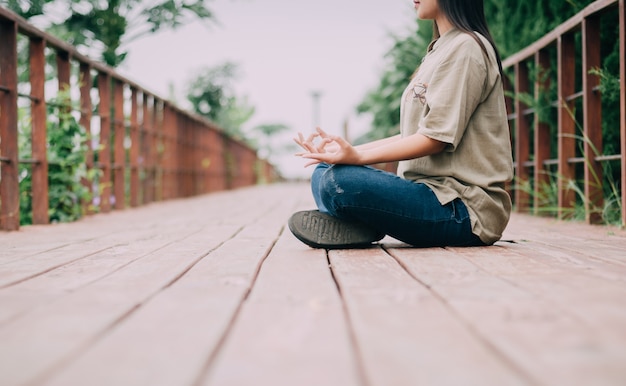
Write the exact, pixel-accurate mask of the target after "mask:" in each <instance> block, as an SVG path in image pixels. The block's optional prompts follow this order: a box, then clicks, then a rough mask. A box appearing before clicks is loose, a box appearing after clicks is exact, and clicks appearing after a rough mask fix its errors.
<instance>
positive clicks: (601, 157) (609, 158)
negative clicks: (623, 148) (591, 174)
mask: <svg viewBox="0 0 626 386" xmlns="http://www.w3.org/2000/svg"><path fill="white" fill-rule="evenodd" d="M595 160H596V161H600V162H602V161H621V160H622V155H621V154H612V155H599V156H597V157H596V158H595Z"/></svg>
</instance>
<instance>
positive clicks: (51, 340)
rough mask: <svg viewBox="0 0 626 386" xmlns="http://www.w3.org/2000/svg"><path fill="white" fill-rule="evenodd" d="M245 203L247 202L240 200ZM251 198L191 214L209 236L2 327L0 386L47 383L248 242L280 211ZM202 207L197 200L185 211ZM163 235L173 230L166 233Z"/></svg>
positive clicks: (170, 248) (230, 199)
mask: <svg viewBox="0 0 626 386" xmlns="http://www.w3.org/2000/svg"><path fill="white" fill-rule="evenodd" d="M268 192H269V193H265V194H258V196H259V197H261V198H268V197H273V196H276V200H277V201H278V202H280V200H281V199H284V197H282V196H279V195H278V196H277V195H276V194H275V191H270V190H268ZM254 193H259V192H258V191H254ZM220 197H221V198H220ZM243 197H247V198H248V200H245V201H244V200H241V198H243ZM250 197H251V196H250V192H246V191H238V192H230V193H229V195H220V196H219V197H218V199H217V200H216V201H215V204H214V205H219V208H220V210H219V211H216V212H214V213H211V212H205V211H203V210H196V211H187V212H186V217H187V219H188V220H190V221H192V222H194V223H195V222H198V221H200V222H202V221H204V223H205V224H206V226H205V230H204V231H203V232H199V233H195V234H193V235H191V236H190V237H188V238H186V239H185V240H183V241H181V242H176V243H172V244H169V245H167V246H165V247H164V248H161V249H159V250H157V251H155V252H154V253H151V254H149V255H147V256H144V257H142V258H141V259H138V260H135V261H133V262H132V264H128V265H126V266H124V267H122V268H121V269H118V270H117V271H115V272H114V273H112V274H110V275H107V276H105V277H103V278H102V279H100V280H98V281H96V282H94V283H91V284H90V285H87V286H83V287H81V288H80V289H79V290H77V291H74V292H71V293H67V294H66V295H65V296H63V297H61V298H59V299H57V300H56V301H53V302H50V303H47V304H45V305H42V306H41V307H37V308H35V309H33V310H32V311H31V312H28V313H27V314H25V315H23V316H21V317H19V318H17V319H15V320H13V321H12V322H11V323H9V324H6V325H4V326H2V328H0V340H1V341H2V342H3V344H2V345H1V346H0V364H2V365H1V366H2V371H0V384H23V383H28V382H33V383H38V382H41V381H43V380H44V379H46V378H47V377H48V376H49V375H50V374H53V373H54V372H55V371H57V370H60V369H61V367H62V366H64V365H66V364H67V363H68V361H71V360H72V359H74V358H75V357H76V356H77V355H79V354H80V353H82V352H83V351H84V350H86V349H88V348H89V347H90V346H91V345H92V344H93V343H95V342H97V341H98V340H99V339H100V338H102V337H104V336H106V335H107V334H108V333H109V332H110V331H112V329H114V328H115V326H117V325H118V324H119V323H121V322H123V321H124V320H126V319H127V318H128V316H129V315H131V314H132V313H133V312H135V311H136V310H137V309H139V308H140V307H141V306H142V305H143V304H145V303H146V302H147V301H148V300H149V299H151V298H153V297H155V296H157V295H158V294H160V293H161V292H162V291H163V290H164V289H166V288H168V287H170V286H171V285H172V284H173V283H175V282H176V281H178V280H179V279H180V278H181V277H182V276H184V275H185V274H186V273H187V272H188V271H189V270H190V269H191V268H192V267H193V266H194V265H196V264H197V263H198V262H199V261H201V260H202V258H204V257H205V256H207V255H210V253H211V251H213V250H215V249H216V248H217V247H219V246H220V245H222V244H224V243H225V242H226V241H227V240H229V239H231V238H232V237H233V236H234V235H236V234H238V233H241V234H242V235H241V237H242V238H243V237H248V236H246V234H245V233H243V232H240V229H241V228H242V227H243V226H245V225H246V224H253V223H255V222H257V221H258V220H259V218H262V217H263V216H265V215H267V213H269V212H268V211H270V210H272V209H273V208H274V206H270V207H269V208H267V207H264V206H260V205H258V203H257V202H256V201H255V200H250V199H249V198H250ZM252 197H255V196H252ZM211 198H213V197H211ZM202 203H203V202H202V200H195V199H191V200H187V201H186V202H185V203H184V206H187V205H192V207H194V205H201V204H202ZM234 203H237V205H234ZM179 204H180V203H179ZM276 205H277V204H276ZM174 207H176V205H174ZM200 207H201V206H198V207H196V208H200ZM170 208H171V207H170ZM178 208H179V207H178ZM125 212H126V211H125ZM125 212H120V213H125ZM179 213H180V212H179ZM161 214H163V213H161ZM111 216H112V215H111ZM114 223H116V222H115V221H114ZM157 231H158V232H167V231H168V228H167V227H165V228H158V229H157ZM256 241H258V240H256Z"/></svg>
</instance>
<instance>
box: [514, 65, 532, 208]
mask: <svg viewBox="0 0 626 386" xmlns="http://www.w3.org/2000/svg"><path fill="white" fill-rule="evenodd" d="M528 91H529V80H528V67H527V66H526V63H525V62H520V63H517V64H516V65H515V112H516V114H517V120H516V122H517V124H516V125H515V159H516V163H517V185H522V184H525V183H528V180H529V178H528V177H529V173H528V169H527V168H526V166H525V163H526V161H528V160H529V158H530V144H529V142H530V128H529V124H528V119H527V118H526V114H525V110H526V109H527V108H528V107H527V106H526V104H524V103H523V102H522V99H521V97H520V95H521V94H523V93H527V92H528ZM529 201H530V195H529V193H528V191H527V190H525V189H516V190H515V204H516V206H517V211H518V212H525V211H528V207H529Z"/></svg>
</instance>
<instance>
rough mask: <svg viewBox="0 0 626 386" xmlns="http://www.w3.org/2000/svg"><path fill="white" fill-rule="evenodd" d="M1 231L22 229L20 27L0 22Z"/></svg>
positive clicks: (8, 22) (9, 22) (12, 23)
mask: <svg viewBox="0 0 626 386" xmlns="http://www.w3.org/2000/svg"><path fill="white" fill-rule="evenodd" d="M0 37H2V43H0V87H2V90H0V157H1V158H0V229H3V230H8V231H12V230H18V229H19V228H20V187H19V180H18V173H19V165H18V147H17V25H16V24H15V23H14V22H12V21H5V20H1V21H0Z"/></svg>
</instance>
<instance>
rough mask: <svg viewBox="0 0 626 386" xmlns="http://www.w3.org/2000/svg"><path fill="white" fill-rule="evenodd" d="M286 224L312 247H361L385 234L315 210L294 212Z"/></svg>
mask: <svg viewBox="0 0 626 386" xmlns="http://www.w3.org/2000/svg"><path fill="white" fill-rule="evenodd" d="M288 225H289V230H291V233H293V235H294V236H295V237H296V238H297V239H298V240H300V241H302V242H303V243H305V244H306V245H308V246H310V247H313V248H325V249H340V248H341V249H347V248H362V247H367V246H369V245H371V244H372V243H373V242H375V241H378V240H380V239H382V238H383V237H384V236H385V235H384V234H383V235H381V234H380V233H379V232H377V231H375V230H373V229H370V228H368V227H365V226H363V225H361V224H358V223H353V222H348V221H345V220H341V219H338V218H336V217H333V216H330V215H328V214H325V213H321V212H319V211H316V210H315V211H314V210H312V211H303V212H296V213H294V214H293V215H292V216H291V218H290V219H289V222H288Z"/></svg>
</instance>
